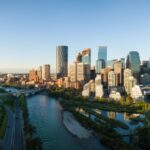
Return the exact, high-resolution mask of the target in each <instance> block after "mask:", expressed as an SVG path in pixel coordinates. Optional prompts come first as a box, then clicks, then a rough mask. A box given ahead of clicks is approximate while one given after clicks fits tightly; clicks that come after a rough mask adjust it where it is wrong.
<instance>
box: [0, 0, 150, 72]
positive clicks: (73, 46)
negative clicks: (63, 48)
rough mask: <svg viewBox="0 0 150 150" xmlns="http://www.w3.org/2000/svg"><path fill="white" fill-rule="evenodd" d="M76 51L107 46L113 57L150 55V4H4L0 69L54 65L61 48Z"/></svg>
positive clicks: (132, 0) (0, 6) (37, 0)
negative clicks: (132, 51) (60, 46)
mask: <svg viewBox="0 0 150 150" xmlns="http://www.w3.org/2000/svg"><path fill="white" fill-rule="evenodd" d="M62 44H63V45H68V46H69V62H72V61H73V60H74V59H75V54H76V52H77V51H81V50H82V49H83V48H85V47H90V48H91V49H92V63H93V64H94V63H95V60H96V59H97V47H98V46H99V45H106V46H108V58H109V59H113V58H120V57H126V55H127V53H128V52H129V51H131V50H137V51H139V53H140V56H141V58H142V59H148V58H149V56H150V0H9V1H8V0H1V1H0V71H1V72H2V71H3V72H4V71H8V72H11V71H12V70H13V71H14V72H17V71H27V69H29V68H33V67H36V66H39V65H41V64H45V63H49V64H51V66H52V68H53V69H54V68H55V61H56V59H55V57H56V56H55V49H56V46H57V45H62Z"/></svg>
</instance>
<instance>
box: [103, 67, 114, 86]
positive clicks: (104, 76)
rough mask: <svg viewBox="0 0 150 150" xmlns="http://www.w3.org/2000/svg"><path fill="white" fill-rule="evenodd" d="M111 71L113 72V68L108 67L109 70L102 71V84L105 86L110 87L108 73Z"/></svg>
mask: <svg viewBox="0 0 150 150" xmlns="http://www.w3.org/2000/svg"><path fill="white" fill-rule="evenodd" d="M110 71H112V68H111V67H107V68H104V69H101V79H102V84H103V85H104V86H107V85H108V73H109V72H110Z"/></svg>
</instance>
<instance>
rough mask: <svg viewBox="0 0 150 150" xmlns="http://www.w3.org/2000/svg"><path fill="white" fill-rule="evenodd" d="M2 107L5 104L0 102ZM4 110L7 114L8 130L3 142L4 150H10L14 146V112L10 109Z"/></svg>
mask: <svg viewBox="0 0 150 150" xmlns="http://www.w3.org/2000/svg"><path fill="white" fill-rule="evenodd" d="M0 105H3V103H2V102H0ZM3 106H4V105H3ZM4 108H5V110H6V113H7V128H6V132H5V137H4V139H3V141H2V148H3V150H10V149H11V145H12V137H13V128H14V115H13V112H12V111H11V110H10V109H9V108H8V107H6V106H4Z"/></svg>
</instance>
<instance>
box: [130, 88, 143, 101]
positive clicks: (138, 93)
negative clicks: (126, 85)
mask: <svg viewBox="0 0 150 150" xmlns="http://www.w3.org/2000/svg"><path fill="white" fill-rule="evenodd" d="M131 97H132V98H133V100H134V101H135V100H143V99H144V96H143V94H142V90H141V88H140V86H139V85H135V86H134V87H133V88H132V89H131Z"/></svg>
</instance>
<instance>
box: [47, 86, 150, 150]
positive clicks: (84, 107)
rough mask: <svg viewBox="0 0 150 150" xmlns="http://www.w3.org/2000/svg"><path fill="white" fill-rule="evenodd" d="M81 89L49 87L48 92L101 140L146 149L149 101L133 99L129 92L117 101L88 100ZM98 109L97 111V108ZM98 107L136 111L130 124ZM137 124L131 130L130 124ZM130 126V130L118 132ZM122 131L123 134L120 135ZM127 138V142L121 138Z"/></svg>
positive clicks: (122, 148)
mask: <svg viewBox="0 0 150 150" xmlns="http://www.w3.org/2000/svg"><path fill="white" fill-rule="evenodd" d="M79 93H80V92H79V91H77V90H72V89H63V88H52V89H50V90H49V94H50V95H51V96H55V97H57V98H58V99H59V100H60V103H61V104H62V106H63V108H64V110H66V111H70V112H72V113H73V114H74V116H75V117H76V119H78V120H79V121H80V122H81V123H82V125H83V126H85V127H86V128H90V129H93V130H94V131H96V133H97V134H98V136H99V139H100V141H101V142H102V143H103V144H105V145H107V146H108V147H110V148H112V149H115V150H118V149H120V150H127V149H128V150H130V149H131V150H132V149H139V150H140V149H141V150H143V149H144V150H147V149H149V148H150V145H149V142H150V136H149V132H150V104H149V103H146V102H137V103H133V101H132V99H131V97H130V96H127V97H122V98H121V100H120V101H119V102H118V101H117V102H116V101H112V100H109V99H104V98H103V99H95V100H93V101H92V100H90V99H87V98H85V97H82V96H81V95H80V94H79ZM97 110H99V111H97ZM100 111H109V112H115V113H127V114H129V115H130V114H131V115H132V114H136V116H135V117H133V116H132V117H130V118H129V120H130V124H128V125H127V124H126V123H125V122H123V121H122V120H117V119H114V118H111V117H110V118H108V117H106V116H105V115H103V114H101V113H100ZM134 124H135V125H136V124H140V126H136V128H135V129H134V130H129V126H131V125H134ZM118 129H119V130H120V129H123V130H121V131H125V130H129V132H119V130H118ZM124 133H125V135H123V134H124ZM125 137H128V138H129V142H126V141H125V140H124V138H125Z"/></svg>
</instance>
